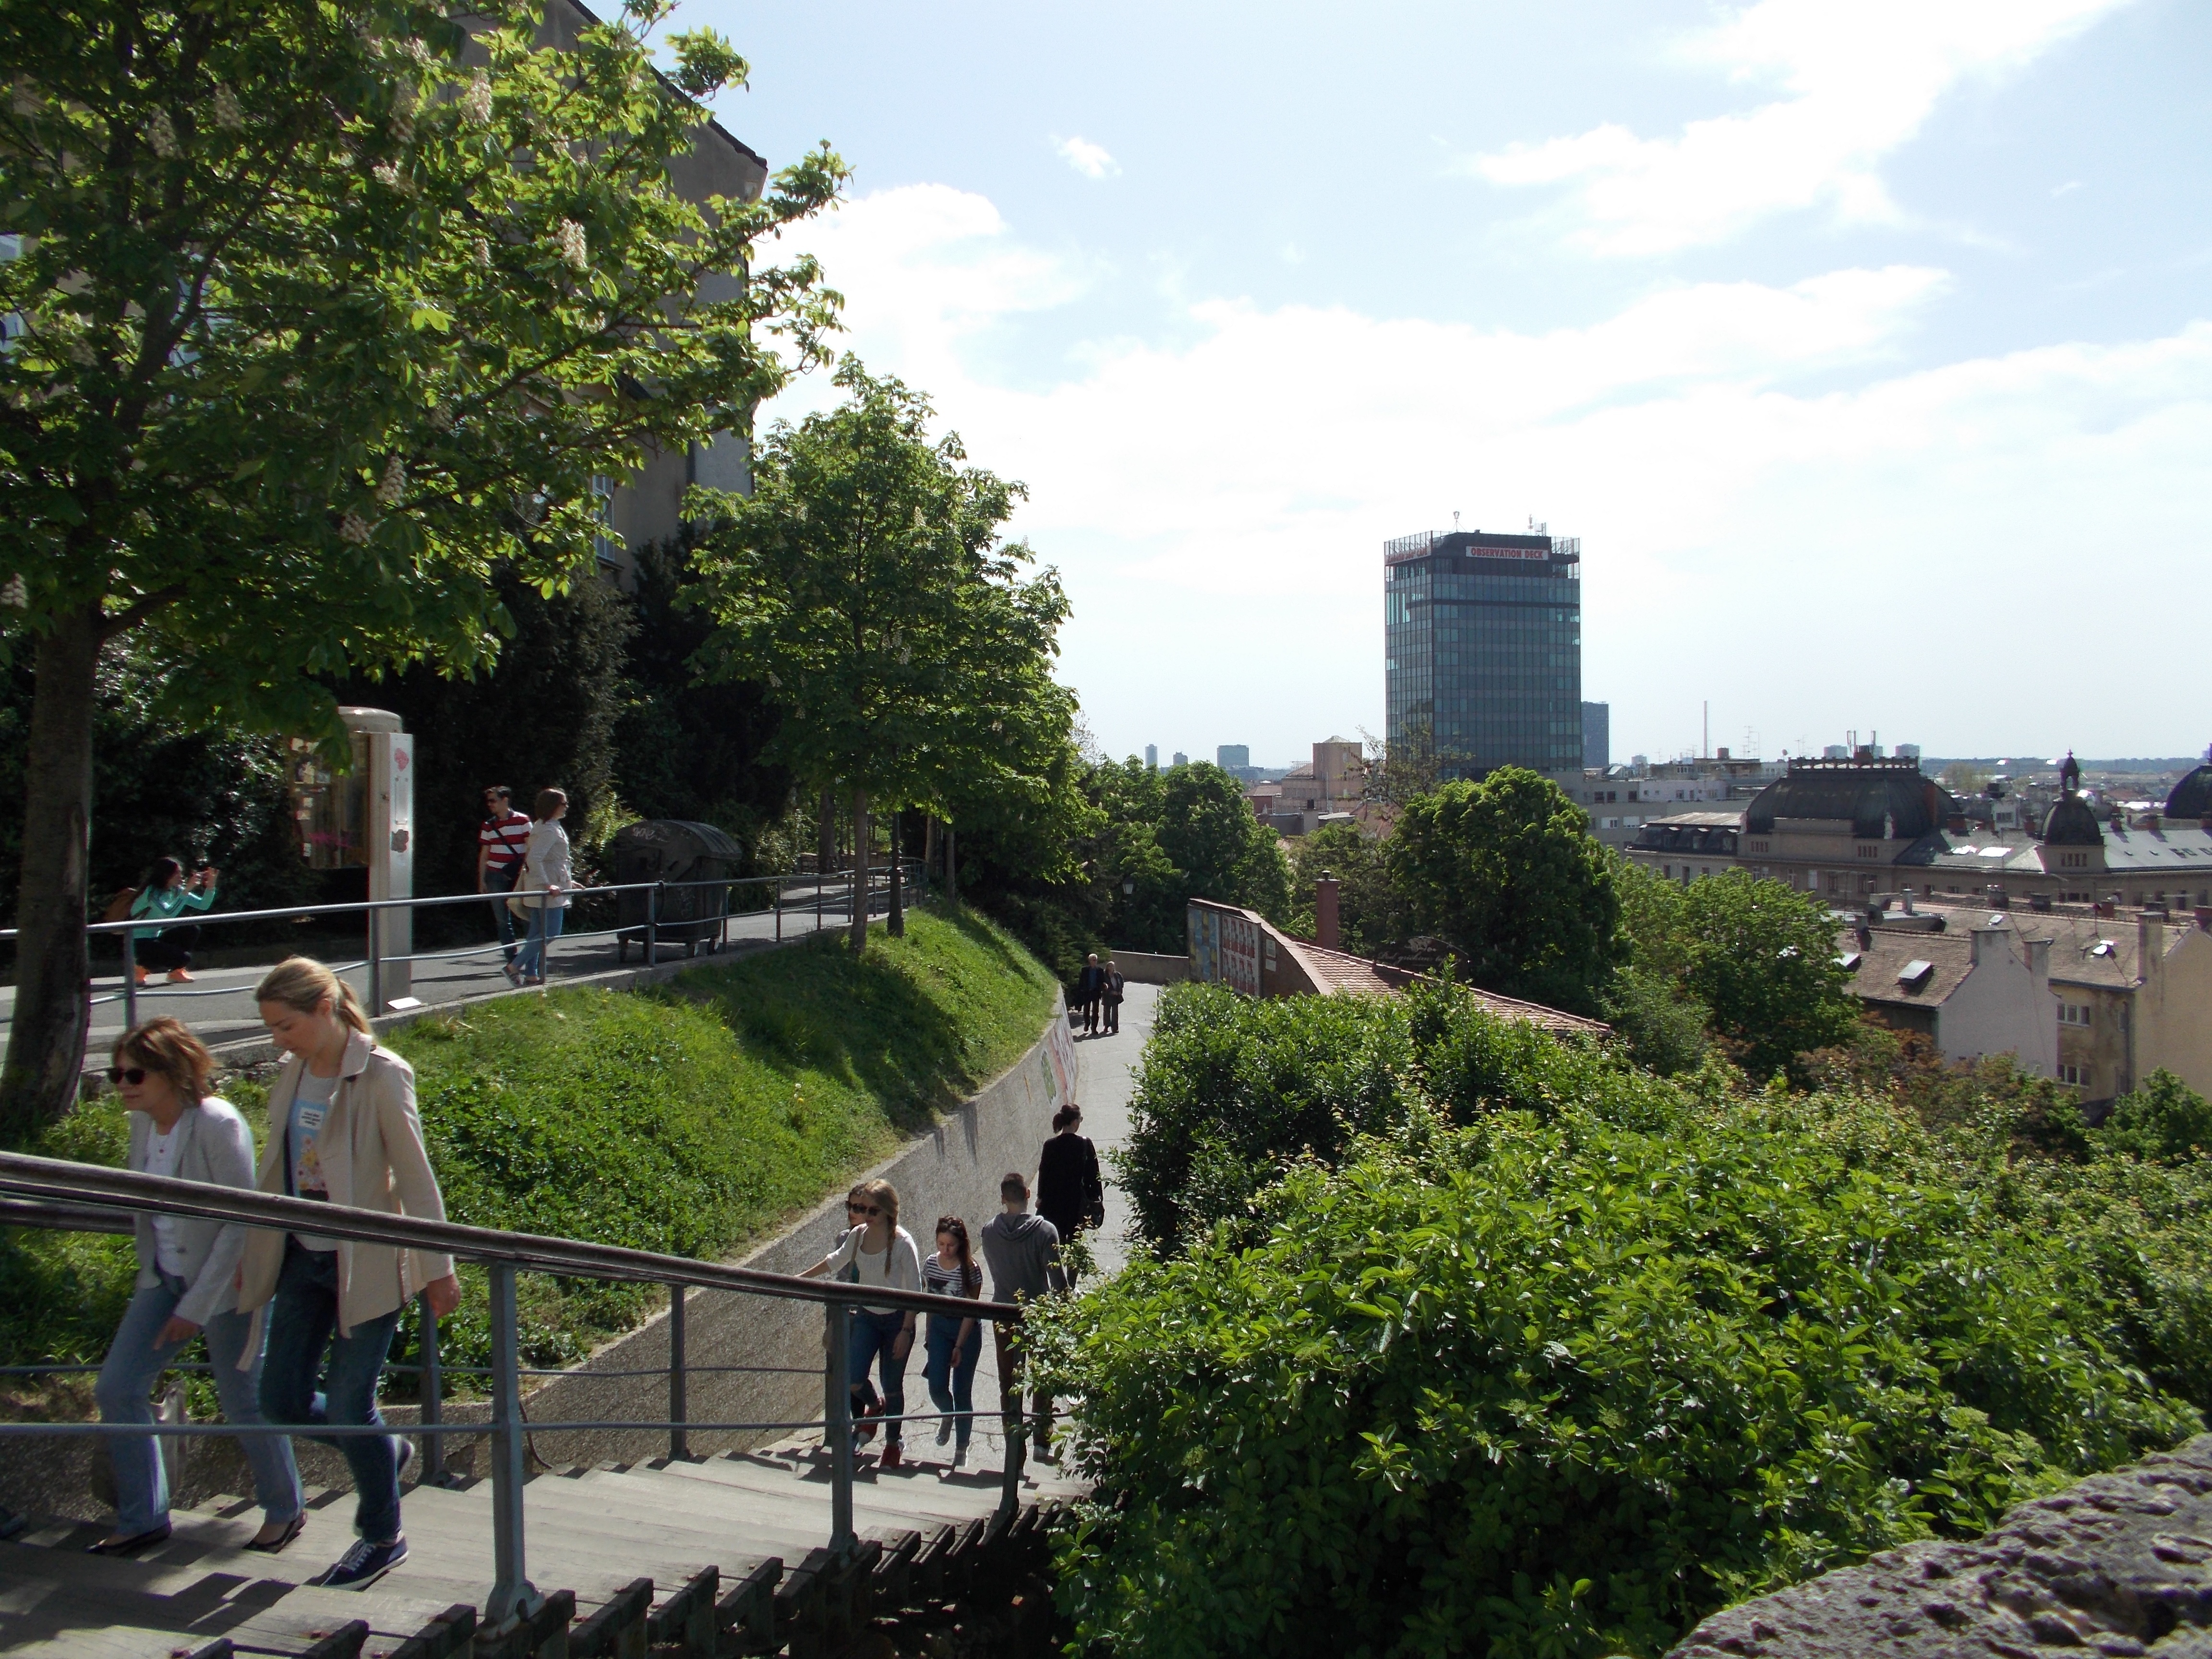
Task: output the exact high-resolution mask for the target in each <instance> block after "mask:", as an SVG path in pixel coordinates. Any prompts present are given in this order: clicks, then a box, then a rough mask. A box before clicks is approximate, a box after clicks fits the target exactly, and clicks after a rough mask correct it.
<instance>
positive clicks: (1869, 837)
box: [1743, 761, 1951, 841]
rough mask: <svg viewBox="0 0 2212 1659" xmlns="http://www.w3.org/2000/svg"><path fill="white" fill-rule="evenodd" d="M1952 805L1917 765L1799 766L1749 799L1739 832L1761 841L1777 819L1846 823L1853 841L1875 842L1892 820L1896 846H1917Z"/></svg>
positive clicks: (1814, 763)
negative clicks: (1843, 820)
mask: <svg viewBox="0 0 2212 1659" xmlns="http://www.w3.org/2000/svg"><path fill="white" fill-rule="evenodd" d="M1950 804H1951V803H1950V802H1949V800H1948V799H1946V795H1945V791H1944V790H1943V789H1942V787H1941V786H1940V785H1938V784H1937V783H1936V781H1935V780H1934V779H1933V778H1930V777H1926V776H1923V775H1922V773H1921V771H1920V769H1919V768H1918V767H1917V766H1885V765H1883V764H1882V763H1880V762H1878V761H1877V762H1873V763H1859V764H1853V763H1849V762H1835V761H1828V762H1822V761H1800V762H1798V763H1796V764H1794V765H1792V766H1791V767H1790V771H1789V773H1788V775H1786V776H1784V777H1780V778H1777V779H1776V780H1775V781H1773V782H1772V783H1770V784H1768V785H1767V786H1766V787H1765V788H1764V789H1762V790H1760V791H1759V793H1757V794H1756V795H1753V797H1752V798H1751V805H1749V806H1747V807H1746V808H1745V809H1744V814H1743V827H1744V829H1746V830H1747V831H1748V832H1749V833H1750V834H1752V835H1754V836H1764V835H1769V834H1771V833H1772V831H1773V829H1774V820H1775V819H1777V818H1849V819H1850V821H1851V834H1852V835H1853V836H1856V837H1857V838H1858V839H1859V840H1861V841H1879V840H1881V838H1882V836H1883V833H1884V831H1885V830H1886V829H1887V828H1888V827H1889V821H1890V820H1894V821H1895V823H1896V828H1897V838H1898V839H1899V841H1917V840H1919V839H1920V837H1921V836H1924V835H1926V834H1927V833H1928V832H1929V830H1931V829H1935V828H1936V826H1937V824H1938V823H1941V822H1942V819H1943V818H1944V817H1947V816H1948V811H1949V807H1950Z"/></svg>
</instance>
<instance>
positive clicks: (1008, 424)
mask: <svg viewBox="0 0 2212 1659" xmlns="http://www.w3.org/2000/svg"><path fill="white" fill-rule="evenodd" d="M702 24H705V25H709V26H712V27H715V28H718V29H720V31H722V32H723V33H726V34H727V35H728V36H729V37H731V39H732V41H733V42H734V43H735V44H736V46H737V47H738V50H739V51H740V52H742V53H744V56H745V57H746V58H747V59H748V60H749V62H750V64H751V66H752V73H751V80H750V87H749V88H748V89H746V90H744V91H742V92H732V93H730V94H726V95H725V96H724V97H723V99H722V100H721V102H720V106H719V112H720V117H721V119H722V121H723V124H724V125H726V127H728V128H729V129H730V131H732V132H733V133H735V134H736V135H737V136H738V137H739V138H741V139H743V140H744V142H745V143H749V144H750V145H751V146H752V148H753V149H756V150H757V151H759V152H760V153H761V154H762V155H764V156H766V157H767V158H768V160H769V164H770V165H771V167H780V166H782V165H784V164H786V163H788V162H789V161H793V159H795V158H796V157H797V156H798V155H800V154H801V153H803V152H804V151H805V149H808V148H809V147H811V145H813V144H814V143H817V142H819V141H822V140H824V139H827V140H828V141H829V142H830V143H832V144H833V145H834V146H835V147H836V149H837V150H838V151H839V153H840V154H841V155H843V156H844V157H845V159H846V160H847V161H848V163H850V165H851V166H852V167H853V170H854V180H853V186H852V190H851V192H850V194H849V197H848V199H847V201H846V202H845V203H844V204H843V205H842V207H841V208H839V209H838V210H837V211H836V212H835V213H834V214H833V215H830V216H828V217H826V218H825V219H823V220H822V221H820V222H816V223H813V224H810V225H808V226H806V227H805V228H801V229H800V230H799V231H797V232H795V233H793V234H792V235H790V236H788V237H787V238H786V239H785V241H784V243H783V244H781V246H779V247H777V248H775V249H772V250H770V251H769V254H768V255H767V257H768V258H771V259H774V258H782V257H785V256H786V254H787V252H795V251H798V250H799V249H804V250H805V251H807V252H813V253H814V254H816V255H817V256H818V257H819V258H820V259H821V260H822V261H823V265H824V267H825V269H826V272H827V276H828V279H829V283H831V285H832V286H834V287H835V288H836V289H838V290H839V291H840V292H842V294H843V295H844V296H845V299H846V307H845V313H844V315H845V322H846V333H845V335H844V337H843V338H842V342H841V349H845V350H849V351H851V352H854V353H856V354H857V355H858V356H860V358H861V359H862V360H863V361H864V362H866V364H867V366H868V367H869V368H870V369H872V371H874V372H877V373H878V374H882V373H890V374H897V375H899V376H901V377H902V378H903V379H905V380H908V382H909V383H911V384H913V385H915V386H919V387H921V388H922V389H923V390H925V391H927V392H928V393H929V394H930V396H931V397H932V398H933V400H934V402H935V404H936V407H937V408H938V410H939V412H940V413H941V415H942V416H943V417H944V420H945V422H946V423H947V424H948V425H949V426H950V427H951V428H953V429H957V431H958V432H959V433H960V435H961V436H962V438H963V441H964V442H965V443H966V445H967V447H968V450H969V455H970V457H971V459H972V460H973V461H974V462H975V464H977V465H983V466H987V467H989V468H991V469H992V470H993V471H997V472H999V473H1000V474H1001V475H1003V476H1006V477H1012V478H1017V479H1019V480H1021V481H1023V482H1024V483H1025V484H1026V485H1027V486H1028V489H1029V492H1030V493H1029V498H1028V501H1027V502H1026V504H1025V505H1024V507H1023V509H1022V510H1021V512H1020V513H1019V514H1018V518H1017V519H1016V520H1015V521H1014V523H1013V524H1012V526H1011V530H1012V533H1014V534H1016V535H1018V536H1021V537H1024V538H1027V540H1028V542H1029V544H1030V546H1031V547H1032V548H1033V550H1035V552H1036V556H1037V558H1038V560H1039V562H1041V563H1042V564H1048V565H1050V566H1052V567H1054V568H1056V569H1057V570H1058V571H1059V573H1060V577H1061V580H1063V582H1064V583H1065V584H1066V589H1067V592H1068V595H1069V598H1070V600H1071V602H1072V605H1073V617H1072V618H1071V620H1070V621H1069V623H1068V624H1067V626H1066V629H1065V630H1064V631H1063V634H1062V639H1061V643H1062V657H1061V662H1060V673H1061V677H1062V678H1064V679H1065V680H1066V682H1067V683H1068V684H1070V685H1072V686H1073V687H1074V688H1075V689H1076V690H1077V692H1078V693H1079V696H1080V697H1081V700H1082V704H1083V708H1084V718H1085V721H1086V723H1087V725H1088V726H1089V728H1090V730H1091V733H1092V734H1093V736H1094V737H1095V738H1096V739H1097V742H1098V744H1100V746H1101V747H1102V748H1103V750H1105V751H1106V752H1107V753H1108V754H1109V755H1114V756H1121V755H1124V754H1129V753H1133V752H1138V751H1139V750H1141V749H1142V747H1143V745H1144V744H1146V743H1154V744H1158V745H1159V748H1160V751H1161V754H1162V757H1163V758H1164V757H1167V756H1168V755H1169V754H1170V753H1171V752H1173V751H1175V750H1184V751H1187V752H1188V753H1189V754H1191V755H1192V756H1194V757H1208V758H1210V757H1212V755H1213V753H1214V751H1215V747H1216V745H1217V744H1232V743H1241V744H1248V745H1249V747H1250V749H1251V751H1252V758H1253V760H1254V762H1255V763H1261V764H1268V763H1289V762H1291V761H1292V760H1297V759H1304V758H1305V757H1307V756H1308V754H1309V752H1310V745H1311V744H1312V743H1313V742H1314V741H1316V739H1319V738H1327V737H1329V736H1332V735H1343V736H1346V737H1352V736H1357V735H1358V732H1360V731H1361V730H1363V729H1364V730H1365V731H1368V732H1375V733H1377V734H1379V733H1380V732H1382V729H1383V623H1382V592H1383V563H1382V544H1383V542H1384V541H1385V540H1386V539H1388V538H1391V537H1395V536H1400V535H1404V534H1407V533H1409V532H1415V531H1421V530H1431V529H1437V530H1442V529H1449V528H1450V527H1451V526H1452V524H1453V522H1454V520H1453V515H1454V514H1455V513H1457V514H1459V515H1460V522H1461V523H1462V525H1463V526H1464V527H1466V528H1469V529H1476V528H1480V529H1486V530H1504V531H1523V530H1525V529H1527V528H1528V526H1529V525H1530V524H1531V523H1534V524H1537V525H1546V526H1549V528H1550V530H1551V532H1552V533H1553V534H1555V535H1573V536H1579V537H1580V538H1582V549H1583V563H1582V570H1583V696H1585V697H1587V698H1589V699H1591V700H1593V701H1603V702H1608V703H1610V705H1611V707H1612V730H1613V758H1614V759H1615V760H1626V758H1628V757H1629V756H1630V755H1631V754H1632V753H1645V754H1649V755H1650V756H1652V757H1654V758H1658V757H1671V756H1675V755H1680V754H1685V753H1694V752H1696V751H1697V750H1699V746H1700V744H1701V742H1702V741H1703V737H1702V733H1703V731H1704V729H1705V727H1704V726H1702V725H1701V721H1702V720H1704V719H1705V714H1704V712H1703V711H1704V710H1705V708H1706V707H1707V706H1708V705H1709V706H1710V709H1711V714H1710V721H1711V728H1710V729H1711V743H1712V744H1714V745H1716V746H1717V745H1719V744H1729V745H1730V746H1731V747H1732V748H1734V749H1735V750H1737V752H1739V753H1741V752H1743V751H1744V750H1753V751H1755V752H1759V753H1763V754H1768V755H1771V754H1775V753H1777V752H1779V751H1782V750H1789V751H1790V752H1793V753H1794V752H1801V751H1802V750H1804V749H1806V748H1807V747H1808V746H1809V747H1810V748H1812V749H1813V750H1814V752H1817V751H1818V749H1819V747H1820V745H1822V744H1827V743H1832V742H1840V741H1842V740H1843V739H1844V733H1845V732H1846V731H1856V732H1858V733H1859V734H1860V740H1861V741H1866V740H1867V739H1868V737H1869V734H1873V733H1879V734H1880V740H1881V742H1882V743H1883V744H1885V745H1887V744H1892V743H1895V742H1915V743H1918V744H1922V745H1923V748H1924V749H1925V750H1927V752H1928V753H1929V754H1931V755H1934V754H1942V755H1998V754H2010V753H2013V752H2015V751H2033V752H2039V753H2043V754H2057V753H2060V752H2062V751H2063V750H2065V749H2067V748H2069V747H2070V748H2073V749H2075V750H2078V751H2080V752H2081V753H2083V754H2100V755H2111V754H2124V755H2168V754H2172V755H2179V754H2185V753H2189V752H2191V751H2192V750H2202V749H2203V745H2204V744H2206V742H2207V740H2208V739H2212V706H2208V704H2212V699H2208V697H2207V696H2206V678H2205V674H2204V671H2203V665H2204V660H2205V654H2206V653H2205V611H2206V608H2207V603H2208V599H2212V591H2208V589H2212V576H2208V568H2212V567H2208V561H2207V554H2208V551H2212V6H2207V5H2204V4H2203V3H2202V0H2195V3H2191V0H1855V3H1852V4H1850V5H1842V4H1837V3H1833V0H1758V3H1752V4H1747V5H1725V4H1692V3H1674V0H1637V3H1598V0H1557V3H1553V4H1547V5H1544V6H1541V7H1539V6H1528V5H1522V4H1516V5H1506V4H1493V3H1467V0H1462V3H1457V4H1449V5H1444V4H1439V5H1422V4H1408V3H1390V0H1381V3H1374V4H1370V5H1369V6H1366V7H1363V8H1358V9H1346V8H1342V7H1337V6H1331V7H1328V8H1322V7H1320V6H1316V5H1309V4H1305V3H1302V0H1276V3H1272V4H1268V5H1265V6H1261V5H1256V4H1255V5H1245V4H1211V5H1204V4H1201V5H1193V4H1191V3H1189V0H1183V3H1179V4H1174V5H1165V4H1155V3H1151V0H1131V3H1125V4H1122V5H1120V6H1117V7H1115V8H1113V9H1105V8H1079V7H1065V6H1063V7H1045V6H1037V5H1034V4H1025V5H1013V4H1006V5H999V4H980V3H964V0H949V3H939V4H937V5H933V6H930V7H926V8H925V7H916V6H913V5H907V4H901V5H893V4H888V3H878V0H860V3H846V4H843V5H840V6H836V7H832V8H823V7H818V6H807V7H801V6H799V5H795V4H791V3H787V0H776V3H768V4H753V5H746V6H739V5H736V4H733V3H730V0H685V3H684V5H683V6H682V7H681V9H679V11H678V14H677V16H676V18H675V19H674V21H673V24H672V27H697V26H699V25H702ZM825 378H826V377H809V378H808V379H807V380H804V381H802V382H801V383H800V384H799V385H798V386H795V387H794V388H793V390H792V391H790V392H787V393H786V394H784V396H782V397H781V398H779V399H777V400H776V402H775V404H772V405H771V406H770V407H769V410H767V411H766V416H767V418H769V419H774V418H775V417H777V416H782V417H784V418H790V419H796V418H799V417H800V416H803V415H804V414H805V411H806V410H809V409H811V408H817V407H821V406H823V404H824V403H825V402H827V401H828V400H829V398H831V397H832V396H833V395H834V394H833V392H832V391H831V389H830V388H829V386H826V385H825V384H824V383H823V380H824V379H825Z"/></svg>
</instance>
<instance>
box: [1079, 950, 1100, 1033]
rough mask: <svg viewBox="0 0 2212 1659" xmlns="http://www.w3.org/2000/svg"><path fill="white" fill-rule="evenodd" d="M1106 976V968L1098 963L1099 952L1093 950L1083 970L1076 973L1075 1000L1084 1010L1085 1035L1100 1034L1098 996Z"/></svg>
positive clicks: (1086, 959)
mask: <svg viewBox="0 0 2212 1659" xmlns="http://www.w3.org/2000/svg"><path fill="white" fill-rule="evenodd" d="M1105 978H1106V975H1105V970H1104V969H1102V968H1100V967H1099V965H1098V952H1097V951H1092V952H1091V954H1090V956H1089V957H1086V958H1085V961H1084V963H1083V971H1082V972H1081V973H1080V974H1079V975H1076V980H1075V1002H1076V1006H1077V1007H1079V1008H1080V1009H1081V1010H1082V1011H1083V1035H1084V1036H1097V1035H1098V997H1099V993H1100V990H1101V987H1103V984H1104V981H1105Z"/></svg>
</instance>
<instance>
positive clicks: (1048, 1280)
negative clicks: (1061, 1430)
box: [982, 1174, 1060, 1460]
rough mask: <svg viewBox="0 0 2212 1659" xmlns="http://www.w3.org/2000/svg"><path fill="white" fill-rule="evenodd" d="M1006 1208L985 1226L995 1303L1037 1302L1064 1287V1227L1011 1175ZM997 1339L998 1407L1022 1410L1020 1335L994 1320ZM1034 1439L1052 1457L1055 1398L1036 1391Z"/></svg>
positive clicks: (1004, 1192)
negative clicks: (1033, 1203)
mask: <svg viewBox="0 0 2212 1659" xmlns="http://www.w3.org/2000/svg"><path fill="white" fill-rule="evenodd" d="M999 1201H1000V1205H1001V1206H1003V1208H1002V1212H1001V1213H1000V1214H998V1215H994V1216H993V1217H992V1218H991V1219H990V1220H989V1221H987V1222H986V1223H985V1224H984V1226H983V1234H982V1245H983V1260H984V1261H985V1262H986V1263H987V1264H988V1266H989V1267H990V1269H991V1299H992V1300H993V1301H994V1302H1034V1301H1036V1300H1037V1299H1038V1298H1039V1297H1042V1296H1044V1295H1046V1294H1047V1293H1048V1291H1054V1290H1057V1289H1059V1288H1060V1286H1059V1284H1058V1283H1057V1281H1058V1279H1059V1278H1060V1261H1059V1258H1060V1230H1059V1229H1058V1228H1056V1227H1054V1225H1052V1223H1050V1222H1049V1221H1047V1220H1046V1219H1045V1218H1043V1217H1042V1216H1041V1215H1031V1214H1030V1213H1029V1206H1030V1183H1029V1182H1027V1181H1025V1180H1024V1179H1023V1178H1022V1177H1021V1176H1019V1175H1018V1174H1009V1175H1008V1176H1006V1179H1005V1180H1003V1181H1001V1182H1000V1183H999ZM991 1333H992V1334H993V1335H994V1337H996V1338H997V1339H998V1358H999V1408H1000V1410H1001V1411H1005V1412H1019V1411H1020V1410H1021V1408H1022V1352H1021V1346H1020V1345H1021V1337H1020V1334H1018V1332H1017V1333H1013V1334H1012V1336H1011V1340H1010V1336H1009V1331H1008V1328H1007V1327H1006V1326H1005V1325H1002V1324H997V1323H994V1324H993V1325H992V1327H991ZM1030 1437H1031V1438H1032V1439H1033V1441H1034V1442H1035V1443H1036V1455H1037V1456H1038V1457H1039V1458H1040V1459H1041V1460H1043V1459H1049V1458H1050V1457H1051V1456H1052V1396H1051V1395H1042V1394H1036V1393H1035V1392H1032V1393H1031V1395H1030Z"/></svg>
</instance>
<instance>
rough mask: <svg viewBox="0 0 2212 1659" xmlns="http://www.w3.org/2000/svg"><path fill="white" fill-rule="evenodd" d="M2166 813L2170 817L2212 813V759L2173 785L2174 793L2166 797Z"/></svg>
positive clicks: (2193, 816)
mask: <svg viewBox="0 0 2212 1659" xmlns="http://www.w3.org/2000/svg"><path fill="white" fill-rule="evenodd" d="M2208 815H2212V761H2207V762H2206V763H2204V764H2203V765H2202V766H2200V767H2198V768H2197V769H2196V770H2195V771H2194V772H2191V774H2190V775H2188V776H2187V777H2185V778H2184V779H2182V781H2180V782H2179V783H2177V784H2175V785H2174V786H2173V793H2172V794H2170V795H2168V796H2167V797H2166V817H2170V818H2201V817H2206V816H2208Z"/></svg>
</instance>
